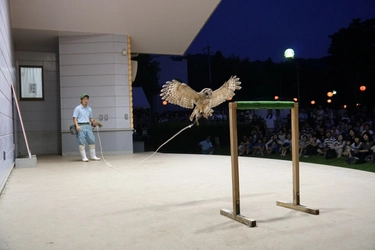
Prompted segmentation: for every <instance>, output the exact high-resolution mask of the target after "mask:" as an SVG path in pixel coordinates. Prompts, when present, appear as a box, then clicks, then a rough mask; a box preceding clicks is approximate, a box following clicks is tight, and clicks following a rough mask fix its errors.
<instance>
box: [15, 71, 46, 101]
mask: <svg viewBox="0 0 375 250" xmlns="http://www.w3.org/2000/svg"><path fill="white" fill-rule="evenodd" d="M22 68H39V69H41V71H42V72H41V74H42V76H41V80H42V83H41V84H42V86H41V87H42V97H23V96H22V77H21V69H22ZM18 75H19V83H20V101H44V69H43V66H37V65H19V66H18Z"/></svg>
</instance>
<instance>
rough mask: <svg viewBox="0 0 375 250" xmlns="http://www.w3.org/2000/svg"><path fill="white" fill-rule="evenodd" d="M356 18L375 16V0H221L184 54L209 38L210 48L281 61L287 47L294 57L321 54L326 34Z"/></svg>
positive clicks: (193, 51)
mask: <svg viewBox="0 0 375 250" xmlns="http://www.w3.org/2000/svg"><path fill="white" fill-rule="evenodd" d="M354 18H361V21H364V20H366V19H368V18H375V0H338V1H334V0H325V1H324V0H302V1H301V0H288V1H276V0H223V1H222V2H221V3H220V5H219V6H218V8H217V9H216V10H215V12H214V13H213V14H212V16H211V17H210V19H209V20H208V22H207V23H206V24H205V26H204V27H203V29H202V30H201V31H200V33H199V34H198V35H197V37H196V38H195V40H194V41H193V43H192V44H191V46H190V47H189V49H188V50H187V52H186V53H185V54H188V53H191V54H196V53H203V52H204V51H203V49H204V47H206V46H207V44H208V43H209V45H210V47H211V52H212V53H215V52H216V51H218V50H220V51H221V52H222V53H223V54H224V56H230V55H232V54H233V55H236V56H240V58H245V57H248V58H249V59H250V61H255V60H262V61H264V60H267V59H268V58H269V57H270V58H271V59H272V60H273V61H274V62H280V61H282V60H284V55H283V54H284V51H285V49H287V48H289V47H290V48H293V49H294V51H295V54H296V57H298V58H306V59H307V58H321V57H323V56H326V55H328V54H327V50H328V47H329V45H330V42H331V40H330V38H329V37H328V36H329V35H331V34H333V33H335V32H337V31H338V30H339V29H341V28H346V27H348V26H349V24H350V23H351V21H352V19H354Z"/></svg>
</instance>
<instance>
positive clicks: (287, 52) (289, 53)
mask: <svg viewBox="0 0 375 250" xmlns="http://www.w3.org/2000/svg"><path fill="white" fill-rule="evenodd" d="M284 57H285V58H287V59H289V60H292V59H293V58H294V50H293V49H291V48H289V49H286V50H285V52H284ZM296 67H297V95H298V98H297V100H298V101H299V102H301V99H300V95H299V67H298V62H297V66H296Z"/></svg>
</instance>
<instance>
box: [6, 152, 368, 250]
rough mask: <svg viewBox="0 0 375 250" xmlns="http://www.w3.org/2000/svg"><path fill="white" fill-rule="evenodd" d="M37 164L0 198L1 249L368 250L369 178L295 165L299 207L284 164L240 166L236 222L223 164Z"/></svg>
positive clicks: (63, 160)
mask: <svg viewBox="0 0 375 250" xmlns="http://www.w3.org/2000/svg"><path fill="white" fill-rule="evenodd" d="M149 155H150V153H139V154H133V155H124V156H119V155H118V156H108V157H106V160H107V161H108V162H109V163H110V164H111V166H110V165H108V164H106V163H105V162H104V161H100V162H88V163H83V162H80V161H78V159H77V158H75V157H60V156H38V165H37V167H36V168H15V169H14V170H13V172H12V174H11V176H10V179H9V181H8V183H7V186H6V188H5V189H4V192H3V194H2V195H1V197H0V249H2V250H5V249H12V250H13V249H14V250H23V249H27V250H34V249H35V250H43V249H79V250H85V249H90V250H94V249H100V250H102V249H262V250H263V249H288V250H289V249H298V250H301V249H340V250H341V249H372V250H373V249H375V174H374V173H369V172H363V171H358V170H351V169H344V168H338V167H331V166H324V165H315V164H308V163H301V171H300V172H301V173H300V174H301V204H303V205H306V206H308V207H310V208H318V209H320V215H310V214H306V213H302V212H297V211H294V210H290V209H287V208H283V207H279V206H276V201H277V200H281V201H287V202H290V201H292V176H291V173H292V167H291V162H289V161H277V160H267V159H261V158H250V157H240V159H239V162H240V185H241V190H240V191H241V214H243V215H244V216H247V217H249V218H252V219H255V220H256V221H257V227H254V228H249V227H247V226H245V225H243V224H240V223H238V222H236V221H233V220H231V219H229V218H227V217H224V216H221V215H220V209H222V208H226V209H230V210H231V209H232V197H231V188H232V186H231V167H230V157H229V156H206V155H182V154H159V153H158V154H156V155H155V156H153V157H151V158H149V159H148V160H146V161H144V162H141V161H142V160H144V159H146V158H147V157H148V156H149Z"/></svg>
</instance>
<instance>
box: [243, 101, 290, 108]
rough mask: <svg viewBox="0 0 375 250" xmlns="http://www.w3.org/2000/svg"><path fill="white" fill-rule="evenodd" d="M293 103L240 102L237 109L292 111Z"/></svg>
mask: <svg viewBox="0 0 375 250" xmlns="http://www.w3.org/2000/svg"><path fill="white" fill-rule="evenodd" d="M292 108H294V102H286V101H241V102H237V109H292Z"/></svg>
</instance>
